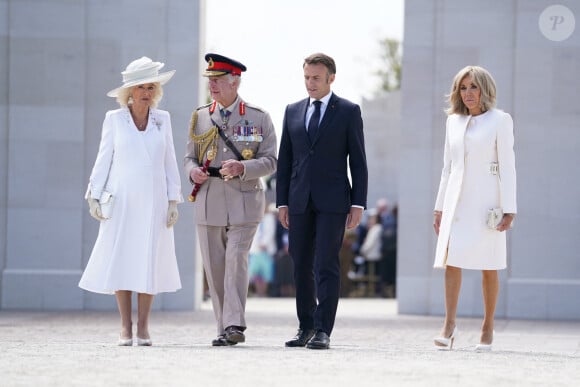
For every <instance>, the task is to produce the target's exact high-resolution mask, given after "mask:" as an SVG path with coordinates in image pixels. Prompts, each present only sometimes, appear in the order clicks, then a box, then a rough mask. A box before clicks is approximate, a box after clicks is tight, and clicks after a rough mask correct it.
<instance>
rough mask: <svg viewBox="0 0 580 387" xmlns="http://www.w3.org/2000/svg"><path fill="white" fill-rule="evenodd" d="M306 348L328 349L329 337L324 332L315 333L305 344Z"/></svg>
mask: <svg viewBox="0 0 580 387" xmlns="http://www.w3.org/2000/svg"><path fill="white" fill-rule="evenodd" d="M306 347H307V348H310V349H328V348H329V347H330V337H328V335H327V334H326V333H324V332H317V333H316V334H315V335H314V337H313V338H312V339H311V340H310V341H309V342H308V344H306Z"/></svg>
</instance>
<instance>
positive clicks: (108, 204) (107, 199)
mask: <svg viewBox="0 0 580 387" xmlns="http://www.w3.org/2000/svg"><path fill="white" fill-rule="evenodd" d="M114 203H115V197H114V196H113V194H112V193H110V192H107V191H103V193H102V194H101V198H100V199H99V204H100V205H101V215H102V216H103V218H105V219H111V216H112V215H113V204H114Z"/></svg>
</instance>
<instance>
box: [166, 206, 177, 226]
mask: <svg viewBox="0 0 580 387" xmlns="http://www.w3.org/2000/svg"><path fill="white" fill-rule="evenodd" d="M177 218H179V212H177V200H170V201H169V208H168V209H167V227H171V226H173V225H174V224H175V223H177Z"/></svg>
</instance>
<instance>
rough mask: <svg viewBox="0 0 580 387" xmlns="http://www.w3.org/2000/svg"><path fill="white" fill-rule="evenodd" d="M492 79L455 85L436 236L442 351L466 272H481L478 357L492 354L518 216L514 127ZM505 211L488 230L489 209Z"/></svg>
mask: <svg viewBox="0 0 580 387" xmlns="http://www.w3.org/2000/svg"><path fill="white" fill-rule="evenodd" d="M495 100H496V88H495V82H494V80H493V78H492V77H491V75H490V74H489V73H488V72H487V71H486V70H485V69H483V68H481V67H478V66H467V67H465V68H463V69H462V70H460V71H459V72H458V73H457V75H456V76H455V78H454V80H453V86H452V90H451V94H450V95H449V105H450V107H449V109H448V110H447V113H448V114H449V116H448V118H447V128H446V136H445V151H444V158H443V171H442V174H441V181H440V184H439V191H438V194H437V200H436V203H435V211H434V222H433V226H434V228H435V232H436V233H437V235H438V239H437V249H436V253H435V264H434V267H436V268H445V322H444V324H443V328H442V330H441V335H440V337H437V338H435V340H434V341H435V345H436V346H437V347H438V348H448V349H451V348H452V347H453V341H454V339H455V337H456V335H457V326H456V323H455V319H456V313H457V303H458V300H459V291H460V288H461V269H472V270H481V271H482V290H483V302H484V308H485V310H484V319H483V324H482V327H481V337H480V342H479V344H477V346H476V349H477V350H491V344H492V341H493V326H494V314H495V306H496V303H497V297H498V293H499V280H498V273H497V270H501V269H504V268H505V267H506V233H505V231H506V230H508V229H509V228H510V227H511V224H512V222H513V220H514V217H515V214H516V171H515V157H514V150H513V144H514V136H513V122H512V118H511V116H510V115H509V114H507V113H505V112H503V111H501V110H498V109H495ZM493 208H501V209H502V210H503V216H500V218H499V223H498V224H497V225H496V226H495V227H494V228H490V227H488V225H487V213H488V210H489V209H493Z"/></svg>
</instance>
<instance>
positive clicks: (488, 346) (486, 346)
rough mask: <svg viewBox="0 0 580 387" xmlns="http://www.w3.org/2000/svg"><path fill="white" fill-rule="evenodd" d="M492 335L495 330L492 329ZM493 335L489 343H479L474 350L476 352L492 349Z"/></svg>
mask: <svg viewBox="0 0 580 387" xmlns="http://www.w3.org/2000/svg"><path fill="white" fill-rule="evenodd" d="M493 337H495V330H494V331H493ZM493 337H492V342H491V343H489V344H482V343H479V344H477V345H476V346H475V350H476V351H478V352H490V351H491V349H492V343H493Z"/></svg>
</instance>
